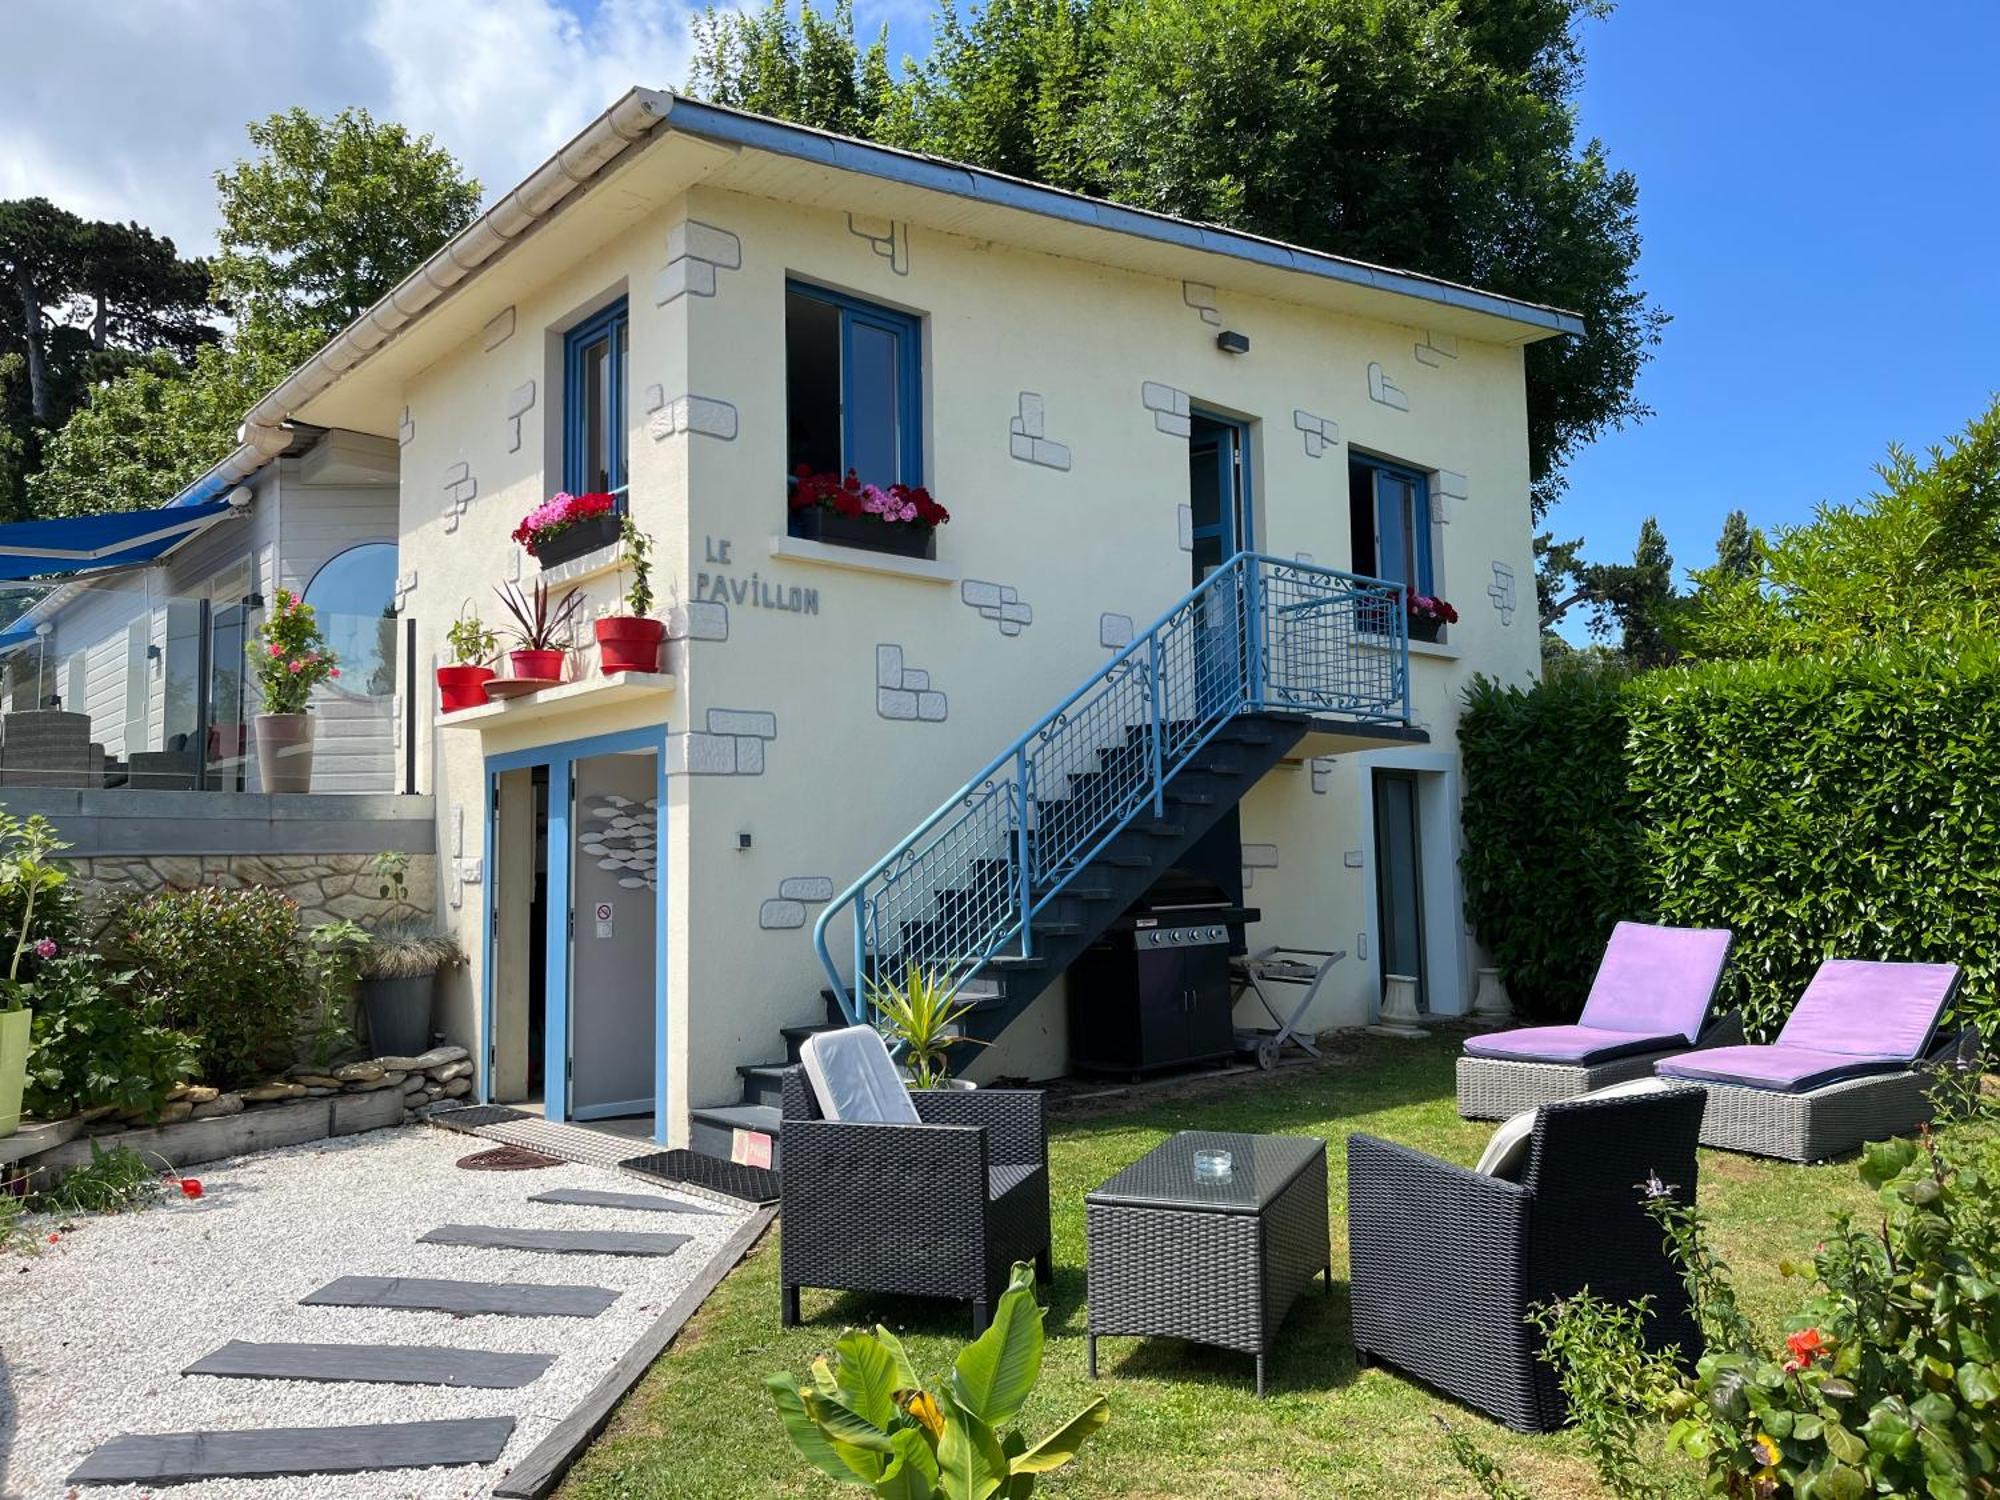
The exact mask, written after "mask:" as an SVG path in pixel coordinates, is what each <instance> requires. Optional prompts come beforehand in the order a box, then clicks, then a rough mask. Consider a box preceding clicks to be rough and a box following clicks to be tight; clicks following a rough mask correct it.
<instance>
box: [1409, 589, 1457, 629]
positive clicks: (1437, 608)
mask: <svg viewBox="0 0 2000 1500" xmlns="http://www.w3.org/2000/svg"><path fill="white" fill-rule="evenodd" d="M1410 613H1411V614H1412V615H1414V616H1415V617H1417V618H1418V619H1423V620H1442V621H1444V623H1445V624H1447V625H1456V624H1457V623H1458V611H1457V610H1455V609H1453V608H1452V607H1451V604H1450V602H1449V601H1448V600H1444V599H1439V598H1437V597H1435V596H1433V595H1431V594H1412V595H1410Z"/></svg>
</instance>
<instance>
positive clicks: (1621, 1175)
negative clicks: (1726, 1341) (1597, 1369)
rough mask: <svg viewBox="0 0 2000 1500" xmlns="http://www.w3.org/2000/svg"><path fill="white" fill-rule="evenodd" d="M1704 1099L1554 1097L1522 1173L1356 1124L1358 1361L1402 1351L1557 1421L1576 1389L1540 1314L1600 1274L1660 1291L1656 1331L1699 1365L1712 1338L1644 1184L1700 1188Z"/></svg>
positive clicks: (1529, 1423)
mask: <svg viewBox="0 0 2000 1500" xmlns="http://www.w3.org/2000/svg"><path fill="white" fill-rule="evenodd" d="M1627 1087H1628V1088H1629V1087H1632V1085H1629V1084H1628V1085H1627ZM1703 1102H1704V1101H1703V1098H1702V1092H1701V1090H1700V1089H1695V1088H1674V1087H1668V1088H1665V1089H1660V1090H1657V1091H1653V1092H1648V1093H1644V1094H1637V1095H1627V1096H1625V1097H1615V1098H1595V1099H1572V1100H1568V1101H1565V1102H1562V1103H1558V1104H1547V1105H1543V1106H1541V1107H1540V1108H1539V1109H1537V1110H1536V1111H1535V1113H1534V1122H1533V1129H1532V1132H1531V1133H1530V1134H1529V1136H1528V1138H1527V1150H1526V1153H1525V1156H1526V1162H1525V1165H1524V1166H1523V1167H1522V1168H1521V1170H1520V1171H1519V1174H1518V1180H1509V1178H1508V1177H1507V1176H1506V1175H1487V1174H1485V1173H1481V1172H1476V1171H1467V1170H1466V1169H1465V1168H1463V1167H1458V1166H1453V1165H1452V1164H1451V1163H1449V1162H1443V1161H1439V1160H1437V1159H1436V1158H1435V1157H1430V1156H1425V1155H1424V1154H1423V1153H1422V1152H1419V1151H1412V1150H1410V1149H1409V1148H1408V1147H1406V1146H1398V1145H1393V1144H1391V1143H1390V1142H1388V1141H1382V1140H1377V1139H1375V1138H1374V1137H1373V1136H1366V1135H1353V1136H1349V1137H1348V1141H1347V1174H1348V1189H1347V1243H1348V1254H1349V1270H1348V1284H1349V1295H1350V1301H1351V1303H1352V1306H1353V1317H1354V1354H1355V1360H1356V1362H1357V1363H1359V1364H1363V1365H1365V1364H1368V1363H1371V1362H1373V1361H1377V1360H1379V1361H1380V1362H1382V1363H1383V1364H1386V1365H1392V1366H1394V1367H1395V1368H1396V1369H1398V1370H1401V1371H1403V1372H1404V1373H1406V1374H1408V1375H1411V1376H1414V1377H1415V1378H1417V1379H1418V1380H1421V1381H1423V1382H1424V1383H1425V1384H1426V1385H1430V1386H1434V1387H1435V1388H1437V1389H1438V1390H1440V1391H1443V1392H1444V1393H1446V1394H1447V1395H1450V1396H1452V1397H1455V1398H1456V1399H1458V1400H1460V1401H1463V1402H1464V1403H1465V1404H1466V1405H1468V1406H1471V1407H1474V1408H1476V1409H1477V1410H1479V1411H1483V1412H1485V1413H1487V1414H1488V1415H1489V1416H1492V1417H1494V1418H1496V1419H1497V1420H1499V1421H1501V1422H1504V1423H1506V1424H1507V1425H1508V1426H1509V1427H1512V1428H1514V1429H1515V1430H1516V1431H1519V1432H1550V1431H1553V1430H1554V1429H1555V1428H1557V1427H1560V1426H1561V1425H1562V1423H1563V1420H1564V1417H1565V1408H1564V1402H1563V1399H1562V1393H1561V1392H1560V1391H1559V1390H1558V1389H1557V1386H1556V1378H1555V1372H1554V1370H1552V1369H1551V1368H1550V1367H1549V1366H1548V1365H1547V1364H1545V1363H1543V1362H1542V1360H1541V1359H1540V1358H1538V1357H1537V1351H1538V1350H1539V1349H1540V1347H1541V1338H1540V1336H1539V1335H1538V1334H1537V1333H1536V1332H1535V1330H1534V1329H1533V1328H1532V1327H1530V1326H1529V1324H1528V1322H1527V1317H1528V1313H1529V1310H1530V1309H1532V1308H1533V1307H1535V1306H1536V1305H1537V1304H1539V1303H1545V1302H1548V1301H1549V1300H1550V1299H1552V1298H1557V1297H1567V1296H1570V1295H1572V1294H1574V1293H1576V1292H1578V1291H1580V1290H1582V1289H1583V1288H1584V1287H1588V1288H1590V1290H1591V1291H1592V1292H1593V1293H1595V1294H1596V1295H1597V1296H1599V1297H1602V1298H1604V1299H1605V1300H1607V1301H1610V1302H1613V1303H1631V1302H1634V1301H1636V1300H1637V1299H1638V1298H1640V1297H1649V1298H1650V1299H1651V1303H1650V1313H1649V1316H1648V1319H1647V1323H1646V1334H1647V1341H1648V1343H1649V1344H1650V1345H1651V1347H1653V1348H1656V1349H1664V1348H1665V1347H1667V1346H1668V1345H1674V1346H1677V1347H1678V1348H1679V1350H1680V1356H1681V1358H1682V1359H1683V1360H1685V1361H1687V1362H1688V1363H1689V1364H1692V1362H1693V1361H1694V1360H1695V1359H1696V1358H1697V1357H1698V1356H1699V1355H1700V1353H1701V1336H1700V1333H1699V1332H1698V1331H1697V1329H1696V1327H1695V1324H1694V1320H1693V1318H1692V1316H1691V1315H1690V1313H1689V1309H1688V1299H1687V1289H1686V1287H1685V1285H1684V1284H1683V1282H1682V1280H1681V1276H1680V1272H1679V1271H1678V1270H1677V1269H1676V1268H1675V1266H1674V1264H1673V1262H1672V1261H1671V1260H1670V1259H1669V1258H1668V1256H1667V1252H1666V1248H1665V1242H1664V1237H1663V1236H1662V1234H1661V1232H1660V1226H1659V1225H1658V1224H1657V1223H1655V1222H1654V1220H1653V1219H1652V1217H1651V1215H1649V1214H1648V1213H1647V1212H1646V1208H1645V1204H1644V1202H1643V1194H1644V1192H1645V1191H1647V1190H1648V1189H1647V1188H1644V1187H1642V1184H1651V1183H1654V1182H1657V1183H1658V1184H1660V1186H1659V1187H1658V1188H1656V1189H1651V1190H1653V1191H1662V1192H1667V1193H1670V1194H1671V1195H1672V1196H1673V1197H1674V1198H1675V1199H1677V1200H1678V1201H1680V1202H1682V1203H1693V1202H1694V1199H1695V1138H1696V1136H1697V1135H1698V1134H1699V1133H1700V1131H1701V1112H1702V1106H1703ZM1495 1170H1496V1172H1498V1173H1502V1174H1504V1173H1506V1172H1507V1171H1508V1168H1507V1167H1506V1166H1504V1165H1502V1166H1500V1167H1498V1168H1496V1169H1495Z"/></svg>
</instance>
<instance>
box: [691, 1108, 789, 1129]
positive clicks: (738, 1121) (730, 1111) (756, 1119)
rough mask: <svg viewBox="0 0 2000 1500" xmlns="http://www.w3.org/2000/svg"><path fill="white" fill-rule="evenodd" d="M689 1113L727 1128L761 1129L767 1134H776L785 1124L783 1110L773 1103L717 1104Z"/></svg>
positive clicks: (711, 1123) (696, 1117)
mask: <svg viewBox="0 0 2000 1500" xmlns="http://www.w3.org/2000/svg"><path fill="white" fill-rule="evenodd" d="M688 1113H689V1114H690V1115H692V1116H693V1117H694V1118H695V1119H697V1120H702V1121H705V1122H706V1123H708V1124H710V1125H720V1126H722V1127H723V1128H724V1129H727V1130H761V1131H763V1132H764V1134H766V1135H776V1134H777V1133H778V1128H779V1127H780V1126H781V1125H783V1124H784V1114H783V1112H782V1111H780V1110H779V1109H778V1108H777V1106H776V1105H771V1104H715V1105H710V1106H708V1107H706V1108H703V1109H692V1110H689V1111H688Z"/></svg>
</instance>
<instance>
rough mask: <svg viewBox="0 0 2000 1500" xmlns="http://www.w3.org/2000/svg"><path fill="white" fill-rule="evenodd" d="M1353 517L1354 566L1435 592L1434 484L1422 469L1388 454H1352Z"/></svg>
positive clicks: (1416, 589) (1350, 515) (1420, 591)
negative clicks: (1393, 458) (1389, 456)
mask: <svg viewBox="0 0 2000 1500" xmlns="http://www.w3.org/2000/svg"><path fill="white" fill-rule="evenodd" d="M1347 480H1348V520H1349V525H1350V528H1351V531H1352V535H1353V539H1354V571H1355V572H1357V573H1362V574H1366V575H1367V576H1369V577H1371V578H1386V579H1388V580H1389V581H1390V582H1391V583H1400V584H1403V585H1404V586H1405V587H1407V588H1408V589H1410V590H1411V591H1412V592H1413V593H1418V594H1433V593H1435V592H1436V589H1435V587H1434V584H1433V580H1434V579H1435V577H1436V564H1435V561H1434V559H1433V558H1432V556H1431V485H1430V478H1429V476H1427V475H1425V474H1424V473H1422V472H1421V471H1419V470H1416V469H1411V468H1406V467H1404V466H1403V465H1402V464H1397V463H1391V462H1389V461H1388V460H1386V459H1380V458H1373V457H1370V456H1369V455H1367V454H1363V453H1355V454H1352V455H1350V456H1349V459H1348V467H1347Z"/></svg>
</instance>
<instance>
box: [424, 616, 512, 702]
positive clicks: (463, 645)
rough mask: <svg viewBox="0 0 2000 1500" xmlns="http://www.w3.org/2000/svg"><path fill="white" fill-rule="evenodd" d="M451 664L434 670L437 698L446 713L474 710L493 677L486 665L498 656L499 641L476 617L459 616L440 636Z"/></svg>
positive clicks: (491, 669)
mask: <svg viewBox="0 0 2000 1500" xmlns="http://www.w3.org/2000/svg"><path fill="white" fill-rule="evenodd" d="M444 639H445V645H446V646H447V647H449V648H450V650H451V661H452V664H451V665H450V666H447V667H439V668H438V669H437V684H438V698H439V700H440V702H441V703H442V704H443V707H444V711H445V712H446V713H448V714H452V713H457V712H458V711H459V710H460V709H462V708H478V707H480V706H481V705H482V704H484V703H485V702H486V684H487V683H488V682H490V681H491V680H492V678H493V668H492V667H490V666H488V665H487V663H489V662H491V661H492V660H493V659H494V658H495V657H496V656H498V655H499V654H500V642H499V639H498V638H497V637H496V636H495V635H494V634H493V632H492V631H490V630H488V629H487V628H486V624H485V622H484V621H483V620H481V619H480V618H479V616H477V615H474V614H465V613H460V615H459V617H458V618H457V619H456V620H454V621H452V624H451V629H449V630H447V631H446V632H445V633H444Z"/></svg>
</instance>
